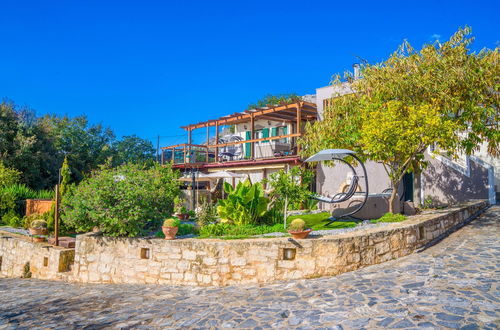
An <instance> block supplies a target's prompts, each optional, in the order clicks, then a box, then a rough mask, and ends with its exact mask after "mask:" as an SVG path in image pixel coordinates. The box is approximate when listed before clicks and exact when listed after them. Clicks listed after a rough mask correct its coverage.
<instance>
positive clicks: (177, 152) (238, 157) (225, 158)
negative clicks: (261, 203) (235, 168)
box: [161, 133, 301, 165]
mask: <svg viewBox="0 0 500 330" xmlns="http://www.w3.org/2000/svg"><path fill="white" fill-rule="evenodd" d="M300 135H301V134H300V133H293V134H287V135H281V136H270V137H265V138H258V139H251V140H243V141H232V142H224V143H218V144H213V145H200V144H188V143H182V144H177V145H174V146H169V147H163V148H162V154H161V163H162V164H165V163H167V162H170V163H172V164H174V165H182V164H200V163H221V162H231V161H242V160H256V159H266V158H276V157H288V156H295V155H297V154H298V150H297V147H296V146H297V143H296V138H297V137H299V136H300ZM285 141H287V142H285Z"/></svg>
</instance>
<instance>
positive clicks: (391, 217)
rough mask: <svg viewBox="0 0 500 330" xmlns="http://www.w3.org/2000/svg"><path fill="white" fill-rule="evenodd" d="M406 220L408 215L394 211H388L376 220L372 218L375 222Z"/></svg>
mask: <svg viewBox="0 0 500 330" xmlns="http://www.w3.org/2000/svg"><path fill="white" fill-rule="evenodd" d="M404 220H406V217H405V216H404V215H402V214H393V213H390V212H388V213H386V214H384V215H383V216H381V217H380V218H378V219H376V220H372V222H373V223H378V222H401V221H404Z"/></svg>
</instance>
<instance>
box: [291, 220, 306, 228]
mask: <svg viewBox="0 0 500 330" xmlns="http://www.w3.org/2000/svg"><path fill="white" fill-rule="evenodd" d="M305 226H306V222H305V221H304V220H302V219H300V218H297V219H293V220H292V222H290V226H289V227H288V229H289V230H291V231H303V230H304V228H305Z"/></svg>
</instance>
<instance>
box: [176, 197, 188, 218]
mask: <svg viewBox="0 0 500 330" xmlns="http://www.w3.org/2000/svg"><path fill="white" fill-rule="evenodd" d="M185 202H186V200H185V199H184V198H182V197H180V196H175V198H174V209H175V213H178V214H185V213H186V212H187V209H186V207H185V206H184V203H185Z"/></svg>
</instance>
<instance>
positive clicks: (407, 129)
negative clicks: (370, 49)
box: [299, 27, 500, 209]
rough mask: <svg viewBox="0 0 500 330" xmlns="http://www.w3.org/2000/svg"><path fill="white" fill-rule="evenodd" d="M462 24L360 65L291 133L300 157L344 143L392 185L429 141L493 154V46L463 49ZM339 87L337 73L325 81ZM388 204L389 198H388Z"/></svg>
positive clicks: (497, 103) (497, 67) (466, 43)
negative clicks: (297, 135)
mask: <svg viewBox="0 0 500 330" xmlns="http://www.w3.org/2000/svg"><path fill="white" fill-rule="evenodd" d="M472 41H473V38H472V37H471V30H470V28H468V27H466V28H464V29H459V30H458V31H457V32H456V33H455V34H454V35H453V36H452V37H451V38H450V40H449V41H447V42H445V43H439V42H436V43H434V44H428V45H424V47H423V48H422V49H421V50H420V51H416V50H414V49H413V48H412V47H411V46H410V45H409V44H408V43H407V42H405V43H404V44H403V45H401V47H400V48H399V49H398V50H397V51H396V52H394V53H393V54H392V55H391V56H390V57H389V59H387V60H386V61H385V62H382V63H379V64H375V65H369V64H366V65H365V66H363V67H362V77H363V78H362V79H358V80H355V81H354V82H353V83H352V84H351V86H350V88H351V90H352V91H356V93H355V94H354V93H352V94H348V95H344V96H342V97H336V96H340V95H333V96H334V97H333V98H332V99H331V100H330V104H329V106H327V107H326V108H325V112H324V120H322V121H317V122H315V123H313V124H312V125H308V127H306V134H305V135H304V136H303V137H302V138H301V139H299V144H300V145H301V150H302V152H303V155H304V156H309V155H311V154H314V153H316V152H318V151H320V150H322V149H329V148H345V149H352V150H354V151H357V152H358V155H359V156H360V157H361V158H363V159H367V158H368V159H371V160H374V161H377V162H380V163H382V164H383V165H384V166H385V168H386V170H387V173H388V175H389V177H390V180H391V182H392V186H393V187H394V188H395V189H393V195H392V196H391V201H392V200H393V199H394V198H395V195H396V193H397V187H398V184H399V182H400V181H401V180H402V178H403V176H404V174H405V173H407V172H414V173H418V172H420V171H421V170H422V169H424V168H425V166H426V165H427V162H426V161H425V159H424V156H423V154H424V152H425V151H426V150H427V148H428V147H429V146H430V145H432V144H434V143H435V144H437V145H438V146H439V148H440V149H441V150H443V151H445V152H447V153H448V155H450V156H451V157H457V156H458V155H459V154H460V153H461V152H464V153H466V154H470V153H472V152H474V151H476V150H478V149H479V147H480V145H481V144H482V143H483V142H484V143H486V144H487V146H488V151H489V152H490V153H491V154H492V155H493V156H495V155H498V154H499V152H500V148H499V143H500V130H499V127H498V123H499V120H500V112H499V111H498V109H499V107H500V97H499V95H500V48H496V49H494V50H490V49H484V50H482V51H480V52H479V53H474V52H471V50H470V45H471V43H472ZM333 83H334V84H335V85H336V86H337V87H339V89H341V90H345V89H346V87H348V86H346V85H345V84H343V83H341V81H340V77H339V76H337V77H336V78H335V79H334V82H333ZM389 205H390V207H391V209H392V205H393V203H392V202H390V203H389Z"/></svg>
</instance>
